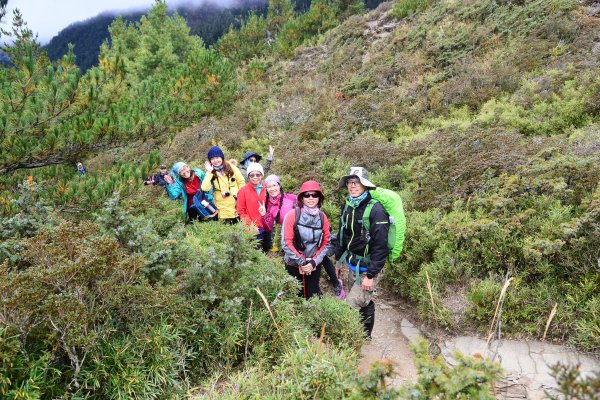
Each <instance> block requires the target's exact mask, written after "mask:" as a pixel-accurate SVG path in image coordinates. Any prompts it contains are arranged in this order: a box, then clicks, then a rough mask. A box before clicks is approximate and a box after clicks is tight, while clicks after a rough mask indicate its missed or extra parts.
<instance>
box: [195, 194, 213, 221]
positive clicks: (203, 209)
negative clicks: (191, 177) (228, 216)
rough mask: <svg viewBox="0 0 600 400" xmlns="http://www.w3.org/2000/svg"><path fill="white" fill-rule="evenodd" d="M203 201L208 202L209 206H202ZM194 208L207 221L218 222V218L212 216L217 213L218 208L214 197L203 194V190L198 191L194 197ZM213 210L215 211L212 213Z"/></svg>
mask: <svg viewBox="0 0 600 400" xmlns="http://www.w3.org/2000/svg"><path fill="white" fill-rule="evenodd" d="M203 201H206V202H208V205H206V206H205V205H204V204H202V202H203ZM192 207H193V208H194V209H195V210H196V212H197V213H198V214H200V215H201V216H202V217H204V219H205V220H206V221H213V220H216V218H217V216H216V215H215V216H211V215H212V214H214V213H215V211H216V209H217V206H215V204H214V202H213V199H212V196H211V195H210V194H207V193H205V192H203V191H202V190H198V191H197V192H196V194H194V197H192ZM211 207H212V208H213V209H214V210H215V211H211V210H210V208H211Z"/></svg>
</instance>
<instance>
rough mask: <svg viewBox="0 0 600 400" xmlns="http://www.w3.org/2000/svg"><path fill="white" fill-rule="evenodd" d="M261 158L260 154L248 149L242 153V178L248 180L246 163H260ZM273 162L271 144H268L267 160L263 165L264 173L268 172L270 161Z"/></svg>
mask: <svg viewBox="0 0 600 400" xmlns="http://www.w3.org/2000/svg"><path fill="white" fill-rule="evenodd" d="M261 160H262V156H260V155H259V154H257V153H255V152H253V151H249V152H247V153H246V154H244V157H242V161H241V162H240V172H241V173H242V175H244V178H245V179H246V180H248V165H250V163H260V161H261ZM272 162H273V146H269V154H268V155H267V161H266V162H265V163H264V165H263V170H264V171H265V175H266V174H268V173H269V170H270V169H271V163H272Z"/></svg>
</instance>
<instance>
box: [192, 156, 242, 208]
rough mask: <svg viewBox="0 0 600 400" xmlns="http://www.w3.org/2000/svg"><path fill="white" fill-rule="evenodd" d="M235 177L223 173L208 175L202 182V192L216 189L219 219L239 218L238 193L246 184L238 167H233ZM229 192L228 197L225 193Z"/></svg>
mask: <svg viewBox="0 0 600 400" xmlns="http://www.w3.org/2000/svg"><path fill="white" fill-rule="evenodd" d="M231 169H232V170H233V176H231V177H227V176H225V175H223V174H221V173H218V172H213V173H211V174H206V175H205V176H204V179H203V180H202V186H201V187H202V190H204V191H209V190H212V189H213V188H214V193H213V195H214V198H215V205H216V206H217V208H218V209H219V218H224V219H227V218H235V217H237V216H238V215H237V209H236V198H237V194H238V191H239V190H240V189H241V188H242V187H243V186H244V185H245V184H246V181H245V180H244V177H243V175H242V173H241V172H240V170H239V169H238V167H236V166H235V165H231ZM227 192H229V195H228V196H225V193H227Z"/></svg>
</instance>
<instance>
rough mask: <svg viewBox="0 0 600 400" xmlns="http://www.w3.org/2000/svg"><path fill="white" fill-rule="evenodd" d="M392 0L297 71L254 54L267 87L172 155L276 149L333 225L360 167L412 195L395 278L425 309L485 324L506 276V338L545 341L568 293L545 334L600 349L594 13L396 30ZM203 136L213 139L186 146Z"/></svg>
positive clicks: (327, 42) (448, 6) (426, 23)
mask: <svg viewBox="0 0 600 400" xmlns="http://www.w3.org/2000/svg"><path fill="white" fill-rule="evenodd" d="M392 7H393V5H392V4H390V3H388V4H384V5H381V6H380V7H379V8H378V9H377V10H375V11H373V12H371V13H369V14H368V15H365V16H354V17H352V18H350V19H349V20H348V21H346V22H345V23H344V24H343V25H341V26H340V27H338V28H336V29H334V30H333V31H331V32H329V33H327V34H325V36H324V37H323V38H322V39H321V40H319V41H318V42H316V43H315V45H314V46H312V47H306V48H302V49H299V50H298V51H297V52H296V55H295V57H294V58H293V59H291V60H289V61H273V60H268V59H265V60H258V61H257V62H255V64H254V65H252V68H256V65H257V63H259V64H261V63H262V64H261V65H262V67H263V68H265V74H264V78H263V79H262V80H259V81H257V82H254V83H252V82H250V83H247V84H246V85H244V86H243V90H242V91H241V92H240V94H239V100H238V102H237V104H236V105H235V106H234V108H233V110H232V113H231V114H230V115H229V116H227V117H225V118H222V119H211V120H207V121H205V122H203V123H202V124H200V125H199V126H197V127H196V128H194V129H190V130H187V131H185V132H182V133H180V134H179V135H178V136H177V137H176V138H175V140H174V142H173V143H172V144H171V145H170V148H169V154H177V155H178V159H179V158H183V159H185V160H203V159H204V157H205V154H204V151H205V149H206V147H207V146H208V144H209V142H211V143H213V142H216V143H219V144H221V145H223V146H225V147H226V149H227V150H228V151H229V154H231V155H237V156H239V155H241V154H242V153H243V152H244V151H247V150H255V151H257V150H260V151H263V152H264V151H265V149H266V145H267V144H268V143H272V144H273V145H274V146H275V148H276V162H275V164H274V167H273V168H274V171H275V172H276V173H277V174H279V175H282V176H283V181H284V183H285V187H286V188H290V190H295V188H297V187H299V185H300V183H301V182H302V181H303V180H305V179H317V180H319V181H320V182H322V183H323V184H324V187H325V190H326V193H327V196H328V197H329V198H330V199H331V201H330V202H328V203H326V205H325V210H326V211H327V212H328V213H329V214H331V216H332V217H331V219H333V220H335V218H336V217H335V216H336V215H338V213H339V210H338V205H339V204H340V199H339V198H338V199H336V197H337V196H338V195H342V193H341V192H340V191H339V190H338V189H337V180H338V179H339V177H340V176H341V175H343V174H344V171H345V170H346V168H347V167H348V166H350V165H364V166H366V167H367V168H368V169H369V170H370V171H371V172H372V173H373V176H374V178H373V179H374V181H375V183H376V184H380V185H382V186H385V187H388V188H393V189H396V190H398V191H400V192H401V193H402V194H403V196H404V198H405V200H406V207H407V208H408V211H409V213H408V215H409V217H408V218H409V228H408V231H407V245H406V250H405V253H404V256H403V257H402V258H401V260H400V261H399V262H398V263H395V264H394V265H393V266H391V268H389V271H388V272H387V273H386V279H387V281H388V283H389V284H391V285H392V286H394V287H395V289H396V290H397V291H398V292H399V293H400V294H402V295H404V296H406V297H408V298H410V299H411V300H413V301H415V302H416V304H417V305H418V309H419V310H420V312H421V313H422V315H423V316H424V317H426V318H429V319H430V320H437V321H438V323H441V324H443V325H446V326H448V327H453V328H455V329H462V328H461V327H463V324H464V322H466V321H470V323H472V322H475V324H476V325H477V324H480V326H481V328H482V329H485V327H486V325H487V323H488V321H489V320H490V319H491V317H492V314H493V310H494V305H495V301H496V299H497V296H498V295H499V293H500V289H501V287H502V285H503V283H504V278H505V276H507V275H508V276H512V277H515V279H516V281H515V282H516V283H515V288H514V289H512V290H511V291H510V292H509V293H511V295H510V296H509V298H508V299H507V302H506V303H505V306H504V307H505V309H504V318H505V319H506V320H507V321H508V322H507V323H506V324H505V325H504V328H503V329H504V331H505V332H506V333H510V332H512V333H515V334H517V333H518V334H522V333H527V334H530V335H534V336H538V335H539V336H541V335H542V333H543V328H544V326H545V323H546V320H547V317H548V315H549V313H550V311H551V308H552V306H553V305H554V302H555V301H559V304H560V307H561V310H562V313H561V314H560V317H558V318H559V321H560V322H559V323H557V324H556V325H552V326H551V328H550V333H549V335H551V336H553V337H555V338H569V340H570V341H572V342H573V343H575V344H577V345H579V346H581V347H583V348H586V349H595V348H596V349H597V348H598V346H599V345H600V343H598V336H597V335H595V334H593V332H597V331H598V329H600V326H599V324H600V321H598V320H597V318H594V317H593V315H595V314H594V313H596V315H597V312H598V311H599V309H598V304H599V303H598V301H599V298H598V294H597V293H598V292H599V289H600V275H599V274H598V272H597V269H596V263H597V262H596V260H597V259H599V258H600V254H599V251H600V250H598V249H600V235H598V232H600V225H599V222H598V212H599V208H598V204H600V198H599V196H600V188H599V187H598V181H599V179H598V178H599V177H600V161H599V160H600V134H599V123H600V101H599V100H600V81H599V79H598V76H600V67H599V64H598V51H597V48H598V45H599V43H600V34H599V32H600V31H599V30H598V19H597V18H596V17H595V16H594V11H593V9H591V8H586V7H581V6H579V5H578V3H577V2H575V1H569V0H554V1H550V2H548V1H541V0H537V1H532V2H527V3H523V4H518V3H513V2H509V3H503V2H496V1H492V0H475V1H470V2H468V4H462V3H457V2H451V1H440V2H431V3H430V5H429V7H428V8H427V9H425V10H423V11H421V12H419V13H417V14H415V15H414V16H412V17H409V18H406V19H401V20H398V19H396V18H394V17H393V16H392V13H391V9H392ZM241 72H242V74H243V73H244V69H243V68H242V69H241ZM198 137H200V138H204V139H206V142H205V145H204V146H194V147H189V146H187V143H189V140H190V139H191V138H198ZM226 154H227V153H226ZM170 161H171V160H170ZM172 161H175V160H172ZM426 271H427V272H428V274H429V276H430V278H431V279H432V280H433V285H434V287H435V288H436V293H435V296H436V302H437V303H438V304H437V306H436V309H437V311H436V314H432V310H431V306H430V299H429V296H428V294H427V293H426V292H424V291H423V288H424V287H425V286H426V285H425V272H426ZM574 272H576V273H574ZM457 296H458V297H457ZM453 304H462V305H465V306H466V307H458V308H456V309H454V308H453ZM465 308H467V310H468V311H467V314H465V312H464V309H465Z"/></svg>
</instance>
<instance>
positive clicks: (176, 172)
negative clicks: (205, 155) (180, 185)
mask: <svg viewBox="0 0 600 400" xmlns="http://www.w3.org/2000/svg"><path fill="white" fill-rule="evenodd" d="M186 165H187V164H186V163H184V162H183V161H179V162H176V163H175V164H173V168H171V172H172V173H173V175H179V170H180V169H181V168H183V167H185V166H186Z"/></svg>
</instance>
